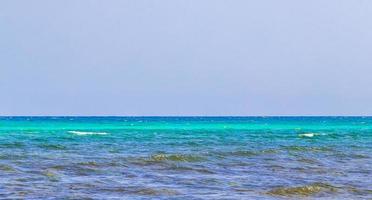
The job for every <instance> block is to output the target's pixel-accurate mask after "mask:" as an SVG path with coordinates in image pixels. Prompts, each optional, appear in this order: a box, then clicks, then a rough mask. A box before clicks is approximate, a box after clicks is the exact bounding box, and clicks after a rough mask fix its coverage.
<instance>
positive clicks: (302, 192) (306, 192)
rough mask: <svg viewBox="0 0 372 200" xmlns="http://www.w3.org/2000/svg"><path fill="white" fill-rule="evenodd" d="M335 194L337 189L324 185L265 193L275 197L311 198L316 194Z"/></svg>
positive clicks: (316, 184) (280, 189) (284, 188)
mask: <svg viewBox="0 0 372 200" xmlns="http://www.w3.org/2000/svg"><path fill="white" fill-rule="evenodd" d="M321 192H326V193H335V192H337V188H336V187H334V186H332V185H329V184H325V183H313V184H309V185H304V186H298V187H280V188H276V189H273V190H270V191H268V192H267V194H269V195H277V196H311V195H314V194H317V193H321Z"/></svg>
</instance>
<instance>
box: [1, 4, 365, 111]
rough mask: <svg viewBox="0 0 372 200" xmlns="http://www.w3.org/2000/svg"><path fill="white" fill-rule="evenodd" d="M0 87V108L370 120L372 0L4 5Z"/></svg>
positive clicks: (2, 7)
mask: <svg viewBox="0 0 372 200" xmlns="http://www.w3.org/2000/svg"><path fill="white" fill-rule="evenodd" d="M0 92H1V93H0V94H1V95H0V115H372V1H370V0H326V1H325V0H311V1H298V0H281V1H278V0H262V1H253V0H233V1H227V0H223V1H221V0H202V1H200V0H161V1H150V0H148V1H143V0H131V1H126V0H110V1H101V0H88V1H75V0H64V1H47V0H45V1H38V0H36V1H18V0H4V1H0Z"/></svg>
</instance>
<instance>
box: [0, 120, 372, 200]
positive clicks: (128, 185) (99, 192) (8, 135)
mask: <svg viewBox="0 0 372 200" xmlns="http://www.w3.org/2000/svg"><path fill="white" fill-rule="evenodd" d="M371 150H372V117H0V198H1V199H190V200H192V199H287V198H290V199H301V198H305V199H372V176H371V172H372V157H371V156H372V155H371V152H372V151H371Z"/></svg>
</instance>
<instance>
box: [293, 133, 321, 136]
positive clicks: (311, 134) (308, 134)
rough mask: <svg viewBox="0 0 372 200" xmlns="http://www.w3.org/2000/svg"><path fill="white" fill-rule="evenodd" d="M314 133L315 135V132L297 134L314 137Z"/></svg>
mask: <svg viewBox="0 0 372 200" xmlns="http://www.w3.org/2000/svg"><path fill="white" fill-rule="evenodd" d="M315 135H317V134H315V133H303V134H299V135H298V136H300V137H314V136H315Z"/></svg>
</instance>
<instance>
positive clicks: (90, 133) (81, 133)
mask: <svg viewBox="0 0 372 200" xmlns="http://www.w3.org/2000/svg"><path fill="white" fill-rule="evenodd" d="M68 133H71V134H74V135H107V134H108V133H106V132H85V131H68Z"/></svg>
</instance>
